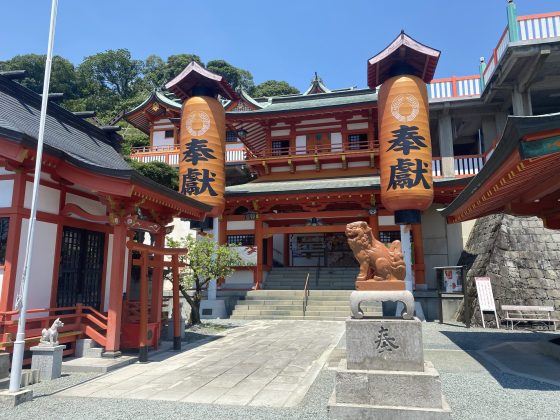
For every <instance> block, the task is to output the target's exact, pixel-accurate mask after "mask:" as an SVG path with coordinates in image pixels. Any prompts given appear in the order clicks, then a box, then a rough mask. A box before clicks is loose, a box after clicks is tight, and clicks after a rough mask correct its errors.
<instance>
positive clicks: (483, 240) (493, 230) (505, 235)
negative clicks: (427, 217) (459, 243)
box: [459, 214, 560, 324]
mask: <svg viewBox="0 0 560 420" xmlns="http://www.w3.org/2000/svg"><path fill="white" fill-rule="evenodd" d="M459 264H460V265H467V269H468V271H467V281H466V284H467V290H468V294H469V296H470V298H471V302H472V307H471V314H473V313H474V315H473V317H472V322H474V323H476V324H480V311H479V310H478V303H477V301H476V286H475V283H474V278H475V277H490V279H491V281H492V290H493V292H494V298H495V299H496V301H497V305H498V306H497V307H498V309H499V305H500V304H501V305H553V306H554V307H555V308H556V309H557V311H556V316H559V315H560V311H559V310H560V231H558V230H551V229H546V228H544V227H543V223H542V220H541V219H539V218H537V217H514V216H510V215H505V214H498V215H491V216H487V217H483V218H480V219H478V220H477V222H476V223H475V225H474V227H473V229H472V231H471V234H470V237H469V240H468V242H467V245H466V247H465V251H464V252H463V253H462V255H461V258H460V259H459ZM475 308H476V312H474V309H475ZM459 319H460V320H463V313H462V308H461V309H460V310H459Z"/></svg>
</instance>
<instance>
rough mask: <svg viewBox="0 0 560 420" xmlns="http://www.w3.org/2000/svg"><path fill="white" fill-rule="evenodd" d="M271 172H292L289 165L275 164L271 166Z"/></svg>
mask: <svg viewBox="0 0 560 420" xmlns="http://www.w3.org/2000/svg"><path fill="white" fill-rule="evenodd" d="M270 172H290V167H289V166H274V167H272V168H270Z"/></svg>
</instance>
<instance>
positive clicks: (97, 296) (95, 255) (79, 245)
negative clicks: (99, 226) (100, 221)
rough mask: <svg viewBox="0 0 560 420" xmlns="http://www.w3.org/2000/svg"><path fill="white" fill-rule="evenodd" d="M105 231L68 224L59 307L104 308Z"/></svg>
mask: <svg viewBox="0 0 560 420" xmlns="http://www.w3.org/2000/svg"><path fill="white" fill-rule="evenodd" d="M104 249H105V234H104V233H102V232H94V231H91V230H86V229H77V228H72V227H64V229H63V231H62V246H61V250H60V269H59V271H58V287H57V292H56V305H57V307H59V308H60V307H66V306H74V305H76V304H77V303H83V304H84V305H87V306H91V307H93V308H95V309H97V310H100V307H101V299H102V296H101V284H102V279H103V263H104V261H103V256H104V255H103V254H104V252H103V251H104Z"/></svg>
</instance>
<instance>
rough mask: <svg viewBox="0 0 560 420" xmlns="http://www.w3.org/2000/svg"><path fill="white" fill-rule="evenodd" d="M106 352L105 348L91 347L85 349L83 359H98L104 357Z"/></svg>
mask: <svg viewBox="0 0 560 420" xmlns="http://www.w3.org/2000/svg"><path fill="white" fill-rule="evenodd" d="M104 352H105V349H104V348H101V347H90V348H88V349H84V354H83V356H82V357H88V358H90V359H98V358H101V357H103V353H104Z"/></svg>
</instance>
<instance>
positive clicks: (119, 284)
mask: <svg viewBox="0 0 560 420" xmlns="http://www.w3.org/2000/svg"><path fill="white" fill-rule="evenodd" d="M126 233H127V231H126V226H125V225H124V223H122V222H120V223H119V224H118V225H115V227H114V229H113V251H112V253H111V283H110V286H109V310H108V314H107V346H106V347H105V350H106V351H107V352H116V351H118V350H119V348H120V344H121V337H120V334H121V314H122V299H123V298H122V296H123V278H124V276H125V273H124V258H125V255H126V240H127V237H126Z"/></svg>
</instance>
